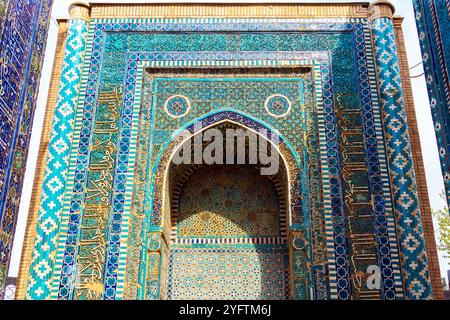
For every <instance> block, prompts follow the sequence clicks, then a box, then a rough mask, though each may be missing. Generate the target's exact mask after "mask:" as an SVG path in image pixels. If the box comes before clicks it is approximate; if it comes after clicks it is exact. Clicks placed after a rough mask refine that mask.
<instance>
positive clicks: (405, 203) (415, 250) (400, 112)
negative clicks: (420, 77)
mask: <svg viewBox="0 0 450 320" xmlns="http://www.w3.org/2000/svg"><path fill="white" fill-rule="evenodd" d="M370 11H371V27H372V35H373V41H374V46H375V56H376V65H377V72H378V86H379V91H380V100H381V105H382V112H383V120H384V132H385V139H386V147H387V151H388V162H389V171H390V178H391V187H392V195H393V198H394V211H395V216H396V221H397V233H398V239H399V244H400V251H401V264H402V274H403V279H404V290H405V298H406V299H409V300H417V299H420V300H422V299H431V298H432V290H431V281H430V274H429V267H428V260H427V255H426V249H425V239H424V234H423V226H422V218H421V214H420V209H419V198H418V193H417V182H416V177H415V172H414V164H413V156H412V151H411V142H410V136H409V131H408V122H407V119H406V107H405V100H404V97H403V90H402V81H401V75H400V66H399V61H398V52H397V44H396V40H395V29H394V23H393V19H392V17H393V14H394V11H395V9H394V7H393V5H392V4H391V3H390V2H389V1H385V0H381V1H375V2H374V3H372V5H371V7H370Z"/></svg>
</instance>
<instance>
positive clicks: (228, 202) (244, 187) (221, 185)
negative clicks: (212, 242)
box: [178, 166, 280, 238]
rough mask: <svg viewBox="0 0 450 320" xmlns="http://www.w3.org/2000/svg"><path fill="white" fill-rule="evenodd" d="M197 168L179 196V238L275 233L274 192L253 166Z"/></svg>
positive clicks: (276, 206)
mask: <svg viewBox="0 0 450 320" xmlns="http://www.w3.org/2000/svg"><path fill="white" fill-rule="evenodd" d="M232 168H233V166H219V167H206V168H203V170H197V171H196V173H195V174H194V175H192V176H191V177H190V178H189V180H188V181H187V182H186V184H185V186H184V187H183V192H182V193H181V194H180V199H179V207H178V210H179V213H178V237H179V238H224V237H230V238H233V237H256V236H260V237H270V236H275V237H276V236H279V235H280V228H279V220H280V217H279V215H280V211H279V204H278V194H277V192H276V189H275V187H274V186H273V184H272V182H270V181H269V180H268V179H267V177H264V176H260V175H259V172H258V170H257V169H256V168H248V169H247V170H238V169H237V168H235V169H234V170H233V169H232Z"/></svg>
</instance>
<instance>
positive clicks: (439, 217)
mask: <svg viewBox="0 0 450 320" xmlns="http://www.w3.org/2000/svg"><path fill="white" fill-rule="evenodd" d="M440 196H441V198H442V199H444V200H445V195H444V193H441V195H440ZM432 212H433V217H434V218H435V220H436V222H437V224H438V230H436V231H437V235H438V250H439V251H441V252H443V253H444V255H445V258H447V259H448V258H450V212H449V209H448V208H447V207H444V208H442V209H440V210H432Z"/></svg>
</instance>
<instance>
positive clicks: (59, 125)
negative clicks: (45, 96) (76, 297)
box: [26, 19, 87, 299]
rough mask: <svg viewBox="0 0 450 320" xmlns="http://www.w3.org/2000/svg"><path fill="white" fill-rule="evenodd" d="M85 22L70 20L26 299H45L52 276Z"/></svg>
mask: <svg viewBox="0 0 450 320" xmlns="http://www.w3.org/2000/svg"><path fill="white" fill-rule="evenodd" d="M86 34H87V23H86V21H85V20H83V19H72V20H71V21H70V23H69V27H68V31H67V40H66V49H65V50H66V51H65V55H64V60H63V65H62V72H61V78H60V88H59V93H58V98H57V102H56V109H55V114H54V118H53V126H52V128H53V129H52V133H51V137H50V144H49V150H48V153H47V164H46V170H45V177H44V182H43V186H44V187H43V192H42V194H41V203H40V209H39V217H38V221H37V236H36V239H35V246H34V250H33V255H32V261H31V267H30V275H29V279H28V285H27V293H26V298H27V299H48V298H49V295H50V284H51V281H52V276H53V262H52V261H54V259H55V250H56V240H57V235H58V231H59V223H60V222H59V220H60V217H61V211H62V207H63V196H64V191H65V186H66V180H67V168H68V165H69V155H70V149H71V143H72V134H73V126H74V117H75V110H76V104H77V99H78V89H79V86H80V83H81V71H82V63H83V57H84V53H85V45H86Z"/></svg>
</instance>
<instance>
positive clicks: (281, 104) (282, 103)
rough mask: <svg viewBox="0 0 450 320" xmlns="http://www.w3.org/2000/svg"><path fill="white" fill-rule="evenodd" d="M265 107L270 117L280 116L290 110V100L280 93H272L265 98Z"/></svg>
mask: <svg viewBox="0 0 450 320" xmlns="http://www.w3.org/2000/svg"><path fill="white" fill-rule="evenodd" d="M265 108H266V110H267V112H268V113H269V114H270V115H271V116H272V117H276V118H281V117H284V116H287V114H288V113H289V111H291V101H289V99H288V98H287V97H285V96H283V95H281V94H274V95H273V96H270V97H269V98H267V100H266V104H265Z"/></svg>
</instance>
